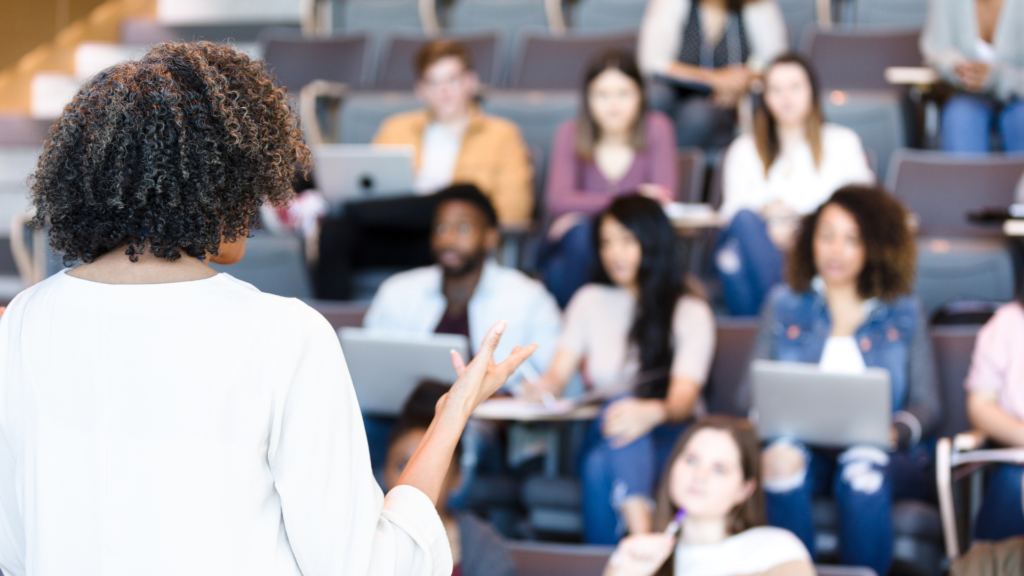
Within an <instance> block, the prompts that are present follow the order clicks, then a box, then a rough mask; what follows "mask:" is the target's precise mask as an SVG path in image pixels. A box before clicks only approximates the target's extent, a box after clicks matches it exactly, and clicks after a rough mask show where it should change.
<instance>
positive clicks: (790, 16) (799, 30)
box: [776, 0, 818, 51]
mask: <svg viewBox="0 0 1024 576" xmlns="http://www.w3.org/2000/svg"><path fill="white" fill-rule="evenodd" d="M776 4H778V5H779V9H781V10H782V17H783V19H784V20H785V21H786V30H787V31H788V34H789V49H790V50H794V51H795V50H797V49H799V48H800V41H801V40H802V39H803V37H804V33H805V32H806V31H807V30H808V29H809V28H810V27H812V26H814V25H815V23H816V22H817V21H818V12H817V7H816V5H815V0H776Z"/></svg>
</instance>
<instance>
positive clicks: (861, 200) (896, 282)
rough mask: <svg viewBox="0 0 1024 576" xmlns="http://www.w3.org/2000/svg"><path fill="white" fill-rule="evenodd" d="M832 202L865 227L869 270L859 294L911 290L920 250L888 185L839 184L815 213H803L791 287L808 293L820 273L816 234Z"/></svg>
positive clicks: (889, 295) (888, 295)
mask: <svg viewBox="0 0 1024 576" xmlns="http://www.w3.org/2000/svg"><path fill="white" fill-rule="evenodd" d="M828 206H838V207H840V208H842V209H843V210H846V211H847V212H849V213H850V214H851V215H853V218H854V219H855V220H856V221H857V226H858V228H860V237H861V241H862V242H863V243H864V269H863V270H861V273H860V276H859V277H858V278H857V292H858V293H859V294H860V296H861V297H862V298H881V299H883V300H890V301H891V300H895V299H896V298H898V297H900V296H904V295H907V294H910V293H911V291H912V289H913V284H914V265H915V263H916V261H917V249H916V246H915V244H914V236H913V234H911V232H910V229H909V228H908V227H907V211H906V209H905V208H904V207H903V205H902V204H900V202H899V200H897V199H896V198H895V197H893V196H892V195H891V194H889V193H888V192H886V191H885V190H884V189H882V188H878V187H871V186H845V187H843V188H840V189H839V190H837V191H836V192H835V193H834V194H832V197H831V198H829V200H828V201H827V202H825V203H824V204H822V205H821V206H820V207H819V208H818V210H817V211H816V212H814V213H813V214H809V215H808V216H805V217H804V220H803V223H802V225H801V227H800V232H799V233H798V234H797V239H796V244H795V245H794V246H793V251H792V253H791V255H790V258H789V266H788V271H787V272H788V276H789V285H790V286H791V287H792V288H793V289H794V290H796V291H798V292H803V291H806V290H808V289H809V288H810V286H811V280H812V279H813V278H814V276H815V275H816V274H817V273H818V270H817V268H816V267H815V265H814V233H815V230H816V229H817V227H818V219H819V218H820V217H821V213H822V212H823V211H824V210H825V208H826V207H828Z"/></svg>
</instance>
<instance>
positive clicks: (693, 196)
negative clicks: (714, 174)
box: [676, 148, 707, 203]
mask: <svg viewBox="0 0 1024 576" xmlns="http://www.w3.org/2000/svg"><path fill="white" fill-rule="evenodd" d="M676 158H677V160H676V167H677V170H678V172H679V184H678V185H677V187H676V199H677V200H679V201H680V202H692V203H698V202H703V201H704V175H705V174H706V173H707V159H706V157H705V155H704V151H703V150H701V149H700V148H682V149H680V150H679V152H678V153H677V155H676Z"/></svg>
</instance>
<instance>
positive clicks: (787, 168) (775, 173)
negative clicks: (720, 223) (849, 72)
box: [721, 124, 875, 220]
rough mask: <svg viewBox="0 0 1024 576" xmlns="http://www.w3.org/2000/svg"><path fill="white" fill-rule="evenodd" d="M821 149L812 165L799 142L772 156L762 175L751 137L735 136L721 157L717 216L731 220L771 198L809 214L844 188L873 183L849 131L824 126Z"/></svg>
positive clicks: (807, 150)
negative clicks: (791, 147) (818, 157)
mask: <svg viewBox="0 0 1024 576" xmlns="http://www.w3.org/2000/svg"><path fill="white" fill-rule="evenodd" d="M821 149H822V158H821V166H820V167H815V165H814V156H813V154H812V153H811V146H810V144H807V143H804V144H803V145H801V146H800V147H798V148H796V149H794V150H792V151H791V152H790V153H789V154H787V155H786V156H785V157H783V156H779V157H778V158H776V159H775V162H774V163H773V164H772V166H771V169H769V170H768V175H767V177H766V176H765V171H764V163H763V162H761V157H760V156H759V155H758V153H757V145H756V144H755V143H754V137H753V136H752V135H750V134H744V135H742V136H740V137H738V138H736V140H735V141H733V143H732V144H730V145H729V149H728V150H727V151H726V153H725V163H724V166H723V173H722V187H723V188H722V195H723V197H722V209H721V214H722V216H723V217H725V218H726V219H727V220H731V219H732V217H733V216H735V215H736V213H737V212H739V211H740V210H744V209H746V210H751V211H754V212H757V211H759V210H760V209H761V208H763V207H764V206H766V205H768V204H771V203H772V202H774V201H775V200H782V202H784V203H785V204H786V205H787V206H789V207H790V208H792V209H793V210H795V211H796V212H798V213H800V214H809V213H811V212H813V211H815V210H817V208H818V206H821V205H822V204H824V203H825V201H826V200H828V198H829V197H830V196H831V195H832V193H833V192H835V191H836V190H838V189H840V188H842V187H843V186H846V185H848V184H872V183H874V181H875V175H874V174H873V173H872V172H871V168H869V167H868V161H867V157H866V156H865V155H864V147H863V146H862V145H861V142H860V137H859V136H857V133H856V132H854V131H853V130H850V129H849V128H847V127H845V126H839V125H837V124H825V125H823V126H822V127H821Z"/></svg>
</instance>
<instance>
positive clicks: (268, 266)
mask: <svg viewBox="0 0 1024 576" xmlns="http://www.w3.org/2000/svg"><path fill="white" fill-rule="evenodd" d="M210 266H211V267H213V268H214V269H216V270H218V271H220V272H227V273H228V274H230V275H231V276H233V277H235V278H237V279H239V280H241V281H243V282H248V283H249V284H252V285H253V286H255V287H256V288H258V289H259V290H260V291H261V292H266V293H268V294H276V295H278V296H284V297H286V298H306V299H308V298H312V297H313V284H312V281H311V279H310V277H309V270H308V269H307V267H306V258H305V253H304V251H303V243H302V239H301V238H300V237H299V236H297V235H294V234H288V233H271V232H267V231H259V232H256V234H255V236H253V237H251V238H249V239H248V240H246V243H245V256H244V257H243V258H242V259H241V260H239V261H238V262H237V263H235V264H232V265H230V266H222V265H220V264H213V263H211V264H210Z"/></svg>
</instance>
